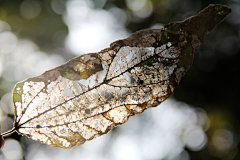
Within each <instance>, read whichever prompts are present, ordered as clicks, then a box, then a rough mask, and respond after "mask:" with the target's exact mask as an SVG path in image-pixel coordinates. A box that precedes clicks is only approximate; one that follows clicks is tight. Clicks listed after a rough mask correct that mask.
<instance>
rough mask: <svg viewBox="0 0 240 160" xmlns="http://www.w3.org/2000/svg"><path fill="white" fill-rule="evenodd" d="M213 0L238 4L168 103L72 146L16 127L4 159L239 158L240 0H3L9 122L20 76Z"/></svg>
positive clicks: (0, 86)
mask: <svg viewBox="0 0 240 160" xmlns="http://www.w3.org/2000/svg"><path fill="white" fill-rule="evenodd" d="M209 4H224V5H228V6H230V7H231V8H232V10H233V12H232V13H231V14H230V15H229V16H228V17H227V18H226V19H225V20H224V21H223V22H222V23H221V24H220V25H219V26H217V27H216V28H215V29H214V30H213V31H212V32H210V34H209V35H207V36H206V38H205V41H204V44H203V45H202V47H201V49H200V50H199V51H198V53H197V54H196V56H195V60H194V63H193V66H192V68H191V69H190V70H189V71H188V73H187V74H186V76H185V77H184V78H183V79H182V81H181V83H180V85H179V87H178V89H177V90H176V92H175V94H174V95H173V96H172V97H171V99H170V100H168V101H167V102H166V103H164V104H163V105H160V106H159V107H157V108H154V109H152V111H145V113H143V114H142V115H137V116H134V117H132V118H130V120H129V122H128V123H126V124H124V125H123V126H121V127H117V128H115V129H114V130H113V131H111V132H110V133H109V135H106V136H103V138H99V140H98V139H96V140H93V141H91V142H86V144H84V145H83V146H79V147H74V148H73V149H70V150H63V149H58V148H52V147H48V146H45V145H42V144H40V142H35V141H33V140H31V139H28V138H26V137H25V136H23V137H22V136H20V135H18V134H17V133H14V134H12V135H10V136H7V137H5V147H4V148H3V149H2V150H1V151H0V159H1V160H8V159H26V160H35V159H39V160H41V159H66V158H68V159H179V160H180V159H181V160H185V159H186V160H188V159H194V160H202V159H204V160H208V159H209V160H210V159H211V160H218V159H223V160H231V159H240V154H239V147H240V146H239V138H240V125H239V124H240V118H239V117H240V116H239V111H240V101H239V99H238V98H240V63H239V61H240V1H239V0H194V1H191V0H0V98H1V101H0V106H1V107H0V123H1V129H2V132H4V131H7V130H9V129H11V128H12V123H13V119H14V115H13V104H12V100H11V94H12V89H13V87H14V84H15V83H17V82H18V81H22V80H24V79H26V78H29V77H33V76H37V75H39V74H41V73H42V72H44V71H45V70H47V69H51V68H54V67H56V66H58V65H60V64H62V63H64V62H66V61H68V60H69V59H71V58H73V57H75V56H78V55H80V54H83V53H90V52H97V51H100V50H101V49H103V48H106V47H108V46H109V44H110V43H111V42H113V41H115V40H117V39H121V38H126V37H127V36H129V35H130V34H131V33H133V32H135V31H138V30H140V29H145V28H160V27H162V26H163V25H164V24H167V23H170V22H174V21H182V20H184V19H186V18H188V17H190V16H192V15H195V14H197V13H198V12H199V11H200V10H202V9H203V8H205V7H207V6H208V5H209ZM154 112H155V113H154ZM159 117H161V118H159ZM180 122H181V123H180ZM169 126H171V127H169Z"/></svg>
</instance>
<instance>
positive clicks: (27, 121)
mask: <svg viewBox="0 0 240 160" xmlns="http://www.w3.org/2000/svg"><path fill="white" fill-rule="evenodd" d="M230 12H231V9H230V8H229V7H227V6H224V5H209V6H208V7H206V8H205V9H203V10H202V11H201V12H199V13H198V14H197V15H195V16H192V17H190V18H188V19H186V20H184V21H183V22H175V23H169V24H167V25H165V26H164V27H163V28H161V29H144V30H140V31H138V32H136V33H133V34H132V35H131V36H129V37H128V38H126V39H122V40H118V41H115V42H113V43H111V44H110V47H108V48H106V49H103V50H101V51H100V52H98V53H89V54H84V55H81V56H78V57H76V58H73V59H71V60H69V61H68V62H67V63H65V64H63V65H61V66H58V67H56V68H54V69H51V70H48V71H46V72H44V73H43V74H41V75H39V76H37V77H32V78H28V79H26V80H24V81H22V82H19V83H17V84H16V85H15V87H14V89H13V104H14V110H15V121H14V127H13V129H12V130H10V131H8V132H5V133H2V134H1V138H2V136H6V135H8V134H11V133H13V132H17V133H19V134H21V135H26V136H28V137H30V138H32V139H34V140H37V141H40V142H42V143H44V144H47V145H50V146H54V147H61V148H71V147H74V146H77V145H82V144H84V143H85V142H86V141H89V140H92V139H94V138H96V137H99V136H101V135H104V134H106V133H108V132H109V131H111V129H112V128H113V127H115V126H118V125H121V124H123V123H125V122H127V120H128V118H129V117H130V116H133V115H135V114H140V113H142V112H143V111H144V110H146V109H148V108H152V107H156V106H158V105H159V104H161V103H162V102H163V101H164V100H166V99H167V98H168V97H170V96H171V95H172V94H173V93H174V91H175V89H176V88H177V86H178V85H179V83H180V81H181V79H182V77H183V76H184V75H185V73H186V72H187V70H188V69H189V68H190V67H191V65H192V62H193V58H194V55H195V53H196V52H197V51H198V50H199V48H200V46H201V45H202V43H203V41H204V37H205V35H206V34H208V33H209V32H210V31H211V30H212V29H213V28H214V27H216V26H217V25H218V24H219V23H220V22H221V21H223V19H224V18H225V17H226V16H227V15H228V14H229V13H230ZM1 140H2V139H1ZM1 142H2V141H1ZM1 144H2V143H1Z"/></svg>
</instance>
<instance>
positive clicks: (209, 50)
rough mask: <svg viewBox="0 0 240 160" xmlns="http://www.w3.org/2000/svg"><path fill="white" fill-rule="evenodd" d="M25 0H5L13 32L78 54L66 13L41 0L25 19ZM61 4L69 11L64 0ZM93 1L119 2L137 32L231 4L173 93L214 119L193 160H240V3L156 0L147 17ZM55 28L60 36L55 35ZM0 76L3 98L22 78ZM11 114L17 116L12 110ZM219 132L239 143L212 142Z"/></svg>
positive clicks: (2, 10)
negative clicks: (68, 41)
mask: <svg viewBox="0 0 240 160" xmlns="http://www.w3.org/2000/svg"><path fill="white" fill-rule="evenodd" d="M22 2H23V0H0V20H1V21H5V22H7V23H8V24H9V25H10V27H11V31H12V32H13V33H14V34H16V35H17V36H18V37H20V38H25V39H28V40H31V41H33V42H34V43H36V45H37V46H38V47H39V50H40V51H43V52H46V53H48V54H53V53H54V54H56V52H55V51H56V48H61V52H59V55H61V56H62V57H63V58H64V61H67V60H69V59H70V58H72V57H74V56H75V55H74V54H72V53H71V51H69V50H67V49H65V46H64V39H65V37H66V36H67V34H68V27H67V26H66V25H65V24H64V23H63V19H62V14H63V13H64V12H62V13H60V12H59V13H58V14H57V13H56V12H54V11H53V10H52V8H51V1H50V0H41V1H37V3H38V4H39V5H40V6H41V11H40V13H39V14H38V15H37V16H36V17H34V18H32V19H26V18H24V17H23V16H22V15H21V13H20V9H19V8H20V5H21V4H22ZM56 2H57V3H58V4H59V6H61V7H62V10H63V11H64V10H65V0H59V1H56ZM93 2H94V3H95V6H94V7H95V9H105V10H109V9H110V8H111V7H112V6H116V7H118V8H121V9H122V10H123V11H125V12H126V14H127V16H128V19H127V22H126V24H125V27H126V29H127V30H128V31H129V32H132V33H133V32H135V31H138V30H140V29H145V28H150V27H151V26H152V25H153V24H156V23H160V24H167V23H170V22H173V21H182V20H184V19H185V18H187V17H189V16H191V15H194V14H197V13H198V12H199V11H200V10H202V9H203V8H205V7H206V6H208V5H209V4H217V3H218V4H225V5H228V6H230V7H232V9H233V12H232V13H231V15H229V16H228V17H227V19H226V20H224V21H223V22H222V23H221V24H220V25H219V26H217V27H216V28H215V29H214V30H213V31H212V32H211V33H210V34H209V35H207V36H206V38H205V41H204V44H203V45H202V47H201V49H200V50H199V51H198V53H197V54H196V56H195V60H194V63H193V66H192V67H191V69H190V70H189V71H188V73H187V74H186V76H185V77H184V78H183V79H182V81H181V83H180V85H179V87H178V89H177V90H176V92H175V93H174V95H173V97H174V98H175V99H176V100H178V101H182V102H185V103H187V104H189V105H192V106H195V107H200V108H203V109H204V110H205V111H206V112H207V115H208V117H209V120H210V128H209V129H208V130H207V131H206V134H207V137H208V143H207V145H206V146H205V147H204V148H203V149H202V150H200V151H196V152H195V151H191V150H189V149H187V148H186V150H187V151H188V153H189V155H190V157H191V159H194V160H202V159H205V160H207V159H209V160H210V159H211V160H215V159H216V160H218V159H226V160H228V159H240V154H239V152H238V151H239V149H240V148H239V147H240V146H239V138H240V125H239V124H240V116H239V111H240V101H239V98H240V62H239V61H240V16H239V15H240V2H239V1H237V0H235V1H234V0H231V1H229V0H207V1H204V0H201V1H200V0H196V1H195V0H194V1H190V0H170V1H168V0H151V2H152V6H153V10H152V13H151V14H150V15H149V16H147V17H144V18H141V17H137V16H136V15H134V13H133V11H132V10H131V9H129V8H128V7H127V5H126V1H124V0H107V1H106V2H105V3H104V5H103V6H102V5H100V6H98V4H99V3H98V1H97V0H95V1H93ZM56 32H60V33H61V34H60V36H58V37H57V38H54V35H56V34H55V33H56ZM106 47H107V46H106ZM2 68H4V66H3V67H2ZM25 78H28V77H25ZM0 80H1V82H0V83H1V86H2V85H3V84H6V83H8V85H9V86H8V87H0V97H2V96H4V95H5V94H6V93H8V92H10V91H11V89H12V88H13V86H14V83H16V82H17V81H14V80H13V81H9V82H7V81H6V80H4V79H3V78H2V77H1V79H0ZM22 80H23V79H22ZM8 116H9V117H11V118H13V115H11V114H10V115H8ZM216 130H224V131H228V132H230V133H231V135H232V140H233V141H234V142H233V145H232V146H231V147H230V148H228V149H226V150H224V149H223V150H219V149H218V148H215V147H214V145H212V138H213V137H212V136H213V134H214V132H215V131H216ZM219 134H221V138H222V139H223V142H222V143H229V142H228V141H227V140H228V137H226V136H227V135H225V134H224V132H223V133H219ZM20 137H21V136H19V135H18V134H17V133H14V134H12V135H11V136H8V137H6V139H7V138H14V139H17V140H20ZM224 138H225V139H224ZM220 144H221V143H220ZM25 152H26V151H25ZM0 154H1V151H0Z"/></svg>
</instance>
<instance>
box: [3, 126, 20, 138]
mask: <svg viewBox="0 0 240 160" xmlns="http://www.w3.org/2000/svg"><path fill="white" fill-rule="evenodd" d="M14 132H16V130H15V127H13V128H12V129H11V130H9V131H7V132H4V133H2V134H1V133H0V135H1V136H8V135H10V134H12V133H14Z"/></svg>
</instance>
